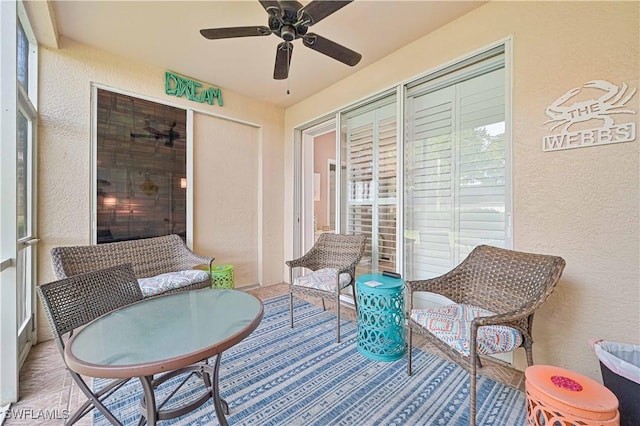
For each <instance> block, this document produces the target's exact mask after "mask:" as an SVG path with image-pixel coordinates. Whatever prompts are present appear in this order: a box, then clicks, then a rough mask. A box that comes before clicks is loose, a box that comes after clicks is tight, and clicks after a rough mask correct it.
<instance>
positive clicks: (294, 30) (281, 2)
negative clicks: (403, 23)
mask: <svg viewBox="0 0 640 426" xmlns="http://www.w3.org/2000/svg"><path fill="white" fill-rule="evenodd" d="M0 1H1V0H0ZM259 2H260V4H261V5H262V7H263V8H264V9H265V11H266V12H267V13H268V14H269V21H268V25H269V26H268V27H265V26H263V25H256V26H248V27H230V28H208V29H202V30H200V34H202V35H203V36H204V37H205V38H207V39H210V40H216V39H223V38H234V37H254V36H268V35H270V34H274V35H276V36H277V37H279V38H281V39H282V40H284V41H283V42H282V43H280V44H278V47H277V50H276V63H275V67H274V72H273V78H274V79H276V80H282V79H286V78H287V77H288V75H289V65H290V63H291V54H292V51H293V44H292V42H293V41H294V40H296V39H299V38H301V39H302V41H303V45H304V46H306V47H309V48H311V49H313V50H315V51H317V52H320V53H322V54H324V55H327V56H329V57H331V58H333V59H335V60H337V61H340V62H342V63H343V64H346V65H349V66H355V65H356V64H358V62H360V59H361V58H362V56H361V55H360V54H359V53H357V52H354V51H353V50H351V49H348V48H346V47H344V46H342V45H340V44H338V43H336V42H334V41H331V40H329V39H326V38H324V37H322V36H320V35H318V34H314V33H308V34H307V31H308V30H309V27H310V26H312V25H314V24H317V23H318V22H320V21H321V20H323V19H324V18H326V17H327V16H330V15H331V14H333V13H335V12H336V11H338V10H339V9H341V8H343V7H344V6H346V5H348V4H349V3H351V2H353V0H331V1H328V0H311V1H310V2H308V3H307V4H306V5H302V3H300V2H299V1H296V0H259Z"/></svg>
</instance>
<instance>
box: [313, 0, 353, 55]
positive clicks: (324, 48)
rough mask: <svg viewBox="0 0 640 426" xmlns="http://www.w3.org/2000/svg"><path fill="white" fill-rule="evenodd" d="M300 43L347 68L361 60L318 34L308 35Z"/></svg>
mask: <svg viewBox="0 0 640 426" xmlns="http://www.w3.org/2000/svg"><path fill="white" fill-rule="evenodd" d="M316 1H317V0H316ZM302 42H303V43H304V45H305V46H307V47H308V48H310V49H313V50H315V51H317V52H320V53H323V54H325V55H327V56H330V57H332V58H333V59H335V60H337V61H340V62H342V63H343V64H346V65H349V66H354V65H357V64H358V62H360V59H362V55H361V54H359V53H357V52H354V51H353V50H351V49H348V48H346V47H344V46H342V45H340V44H338V43H336V42H335V41H331V40H329V39H327V38H324V37H322V36H319V35H318V34H313V33H309V34H307V35H305V36H304V37H303V39H302Z"/></svg>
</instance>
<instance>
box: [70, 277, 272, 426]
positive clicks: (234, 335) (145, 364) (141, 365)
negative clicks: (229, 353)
mask: <svg viewBox="0 0 640 426" xmlns="http://www.w3.org/2000/svg"><path fill="white" fill-rule="evenodd" d="M262 316H263V305H262V302H261V301H260V300H258V299H257V298H255V297H253V296H251V295H249V294H247V293H244V292H241V291H236V290H214V289H202V290H192V291H186V292H181V293H174V294H169V295H166V296H160V297H155V298H149V299H145V300H143V301H140V302H138V303H134V304H132V305H129V306H126V307H124V308H121V309H118V310H116V311H113V312H110V313H108V314H106V315H104V316H102V317H100V318H98V319H96V320H95V321H93V322H91V323H89V324H88V325H87V326H86V327H85V328H83V329H82V330H80V331H79V332H78V333H77V334H76V335H74V336H73V337H72V338H71V339H70V340H69V343H68V344H67V346H66V348H65V359H66V362H67V365H68V366H69V368H71V369H72V370H73V371H75V372H77V373H80V374H83V375H86V376H90V377H103V378H132V377H137V378H139V379H140V382H141V383H142V387H143V390H144V399H143V400H142V401H141V406H142V410H141V412H142V415H143V416H145V417H146V420H147V423H148V424H149V425H154V424H155V423H156V421H157V420H163V419H167V418H173V417H177V416H179V415H183V414H185V413H186V412H189V411H191V410H194V409H195V408H197V407H199V406H200V405H202V404H203V403H204V402H206V401H207V400H208V399H209V398H210V397H211V396H212V394H213V400H214V406H215V410H216V416H217V417H218V421H219V422H220V424H221V425H226V424H227V421H226V418H225V416H224V410H223V403H224V402H223V401H222V400H221V398H220V395H219V391H218V370H219V366H220V359H221V357H222V352H223V351H225V350H227V349H229V348H230V347H232V346H234V345H236V344H237V343H238V342H240V341H241V340H243V339H244V338H245V337H247V336H248V335H249V334H251V333H252V332H253V330H255V329H256V327H258V324H260V321H261V320H262ZM216 355H217V357H216V362H215V366H214V367H213V369H211V367H210V366H208V365H205V364H202V365H197V366H194V365H193V364H195V363H198V362H200V361H203V360H207V359H208V358H211V357H213V356H216ZM203 368H204V370H203V371H201V373H202V374H206V375H207V376H205V383H206V380H207V377H209V376H210V378H211V385H212V389H209V390H208V392H206V393H205V394H204V395H202V396H201V397H200V398H199V399H198V400H197V401H195V402H194V403H193V404H190V405H189V406H187V407H183V408H182V409H180V410H167V411H158V410H157V408H156V401H155V395H154V392H153V386H154V385H157V384H158V383H161V382H163V381H165V380H167V379H168V378H170V377H173V376H175V375H177V374H178V373H180V372H189V371H194V370H197V369H201V370H202V369H203ZM207 369H210V371H209V370H207ZM159 374H164V376H166V377H165V378H164V379H163V378H162V377H164V376H161V377H160V378H158V376H156V378H155V379H154V377H153V376H154V375H159ZM154 380H155V381H154ZM158 381H159V382H158Z"/></svg>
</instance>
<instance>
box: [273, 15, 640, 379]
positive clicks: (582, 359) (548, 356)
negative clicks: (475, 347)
mask: <svg viewBox="0 0 640 426" xmlns="http://www.w3.org/2000/svg"><path fill="white" fill-rule="evenodd" d="M638 9H639V3H637V2H584V3H582V2H492V3H489V4H487V5H485V6H483V7H481V8H479V9H477V10H475V11H473V12H471V13H469V14H467V15H465V16H463V17H462V18H460V19H458V20H456V21H455V22H453V23H451V24H449V25H447V26H445V27H443V28H441V29H440V30H438V31H436V32H434V33H432V34H430V35H428V36H426V37H424V38H422V39H420V40H418V41H416V42H414V43H412V44H410V45H408V46H406V47H405V48H403V49H401V50H398V51H397V52H395V53H393V54H392V55H389V56H388V57H386V58H383V59H382V60H380V61H378V62H376V63H375V64H373V65H371V66H369V67H367V68H365V69H363V70H361V71H359V72H358V73H356V74H354V75H353V76H351V77H349V78H347V79H345V80H342V81H340V82H339V83H337V84H335V85H334V86H332V87H330V88H328V89H326V90H324V91H322V92H320V93H318V94H317V95H315V96H313V97H311V98H308V99H306V100H305V101H303V102H301V103H299V104H297V105H295V106H293V107H291V108H289V109H287V111H286V118H285V137H286V140H285V167H286V168H285V192H284V193H285V209H284V210H285V213H286V215H287V216H286V220H285V238H284V241H285V258H291V257H292V254H293V253H292V252H293V248H292V238H293V237H292V230H293V222H292V217H291V213H290V212H291V211H292V210H293V129H294V128H295V127H296V126H299V125H301V124H302V123H305V122H307V121H309V120H312V119H315V118H317V117H320V116H322V115H324V114H326V113H328V112H330V111H334V110H336V109H337V108H340V107H342V106H345V105H348V104H349V103H351V102H353V101H354V100H358V99H362V98H365V97H367V96H369V95H371V94H373V93H375V92H377V91H379V90H382V89H385V88H388V87H391V86H393V85H395V84H397V83H399V82H402V81H406V80H407V79H409V78H412V77H414V76H416V75H419V74H423V73H425V72H426V71H428V70H430V69H434V68H436V67H439V66H441V65H443V64H445V63H448V62H450V61H452V60H454V59H456V58H459V57H461V56H464V55H467V54H469V53H470V52H473V51H475V50H477V49H480V48H482V47H484V46H486V45H488V44H491V43H494V42H496V41H498V40H501V39H504V38H506V37H511V38H512V40H513V82H512V85H513V94H512V100H513V105H512V123H513V129H512V139H513V183H514V188H513V197H514V223H513V225H514V235H513V237H514V248H515V249H517V250H523V251H534V252H542V253H550V254H556V255H560V256H562V257H564V259H565V260H566V262H567V267H566V269H565V272H564V275H563V278H562V280H561V282H560V283H559V285H558V287H557V290H556V292H555V293H554V294H553V295H552V296H551V298H550V300H549V301H548V303H546V304H545V305H544V306H543V307H542V309H541V310H540V311H539V313H538V314H537V316H536V320H535V325H534V337H535V339H536V344H535V345H534V357H535V361H536V363H543V364H554V365H559V366H563V367H567V368H571V369H574V370H576V371H579V372H581V373H583V374H586V375H588V376H591V377H594V378H597V379H599V377H600V373H599V369H598V365H597V358H596V357H595V355H594V354H593V353H592V351H591V349H590V348H589V345H588V339H590V338H602V339H607V340H614V341H626V342H631V343H640V333H639V331H638V326H639V324H640V274H639V269H640V247H639V245H640V229H639V222H640V219H639V205H640V197H639V196H640V185H639V182H640V176H639V169H640V167H639V165H640V161H639V150H638V141H637V140H636V141H635V142H630V143H622V144H614V145H606V146H597V147H589V148H580V149H572V150H565V151H555V152H543V151H542V149H541V145H542V144H541V139H542V137H543V136H544V135H546V134H548V132H547V130H548V127H545V126H543V122H544V121H545V120H546V119H547V117H546V115H545V108H546V107H547V106H548V105H549V104H550V103H551V102H553V101H554V100H555V99H557V98H558V97H559V96H560V95H562V94H563V93H565V92H566V91H567V90H569V89H571V88H574V87H580V86H582V85H583V84H584V83H586V82H587V81H590V80H594V79H604V80H608V81H611V82H614V83H616V84H620V83H621V82H626V83H627V84H629V86H630V87H633V88H638V86H639V81H638V79H639V75H638V73H639V71H638V63H640V58H639V48H638V45H639V43H640V26H639V25H638V23H639V22H640V20H639V13H638ZM639 99H640V95H638V94H636V96H635V97H634V98H633V99H632V101H631V102H630V103H629V105H628V106H629V107H631V108H632V109H633V110H635V111H636V112H638V113H640V107H639V102H640V101H639ZM629 117H631V118H629ZM633 119H635V120H636V121H637V120H638V115H635V116H626V117H625V121H628V120H633ZM639 127H640V126H639ZM520 352H523V351H517V353H516V366H517V367H519V368H524V366H525V365H526V364H525V362H524V357H523V356H522V355H523V354H522V353H520Z"/></svg>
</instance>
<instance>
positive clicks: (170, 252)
mask: <svg viewBox="0 0 640 426" xmlns="http://www.w3.org/2000/svg"><path fill="white" fill-rule="evenodd" d="M213 260H214V258H211V257H204V256H199V255H197V254H195V253H193V252H192V251H191V250H189V248H188V247H187V246H186V245H185V244H184V242H183V241H182V239H180V237H179V236H178V235H175V234H174V235H166V236H162V237H154V238H145V239H140V240H132V241H122V242H116V243H106V244H98V245H89V246H68V247H55V248H53V249H51V262H52V265H53V271H54V273H55V275H56V278H57V279H63V278H67V277H71V276H74V275H78V274H83V273H86V272H92V271H97V270H100V269H104V268H109V267H112V266H117V265H123V264H131V266H132V268H133V273H134V274H135V276H136V278H137V279H138V284H139V285H140V289H141V290H142V294H143V295H144V296H145V297H150V296H156V295H159V294H164V293H175V292H178V291H186V290H193V289H197V288H205V287H208V286H210V285H211V277H210V275H209V273H208V272H206V271H203V270H199V269H194V267H195V266H196V265H203V264H205V265H208V266H209V271H210V270H211V264H212V263H213Z"/></svg>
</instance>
